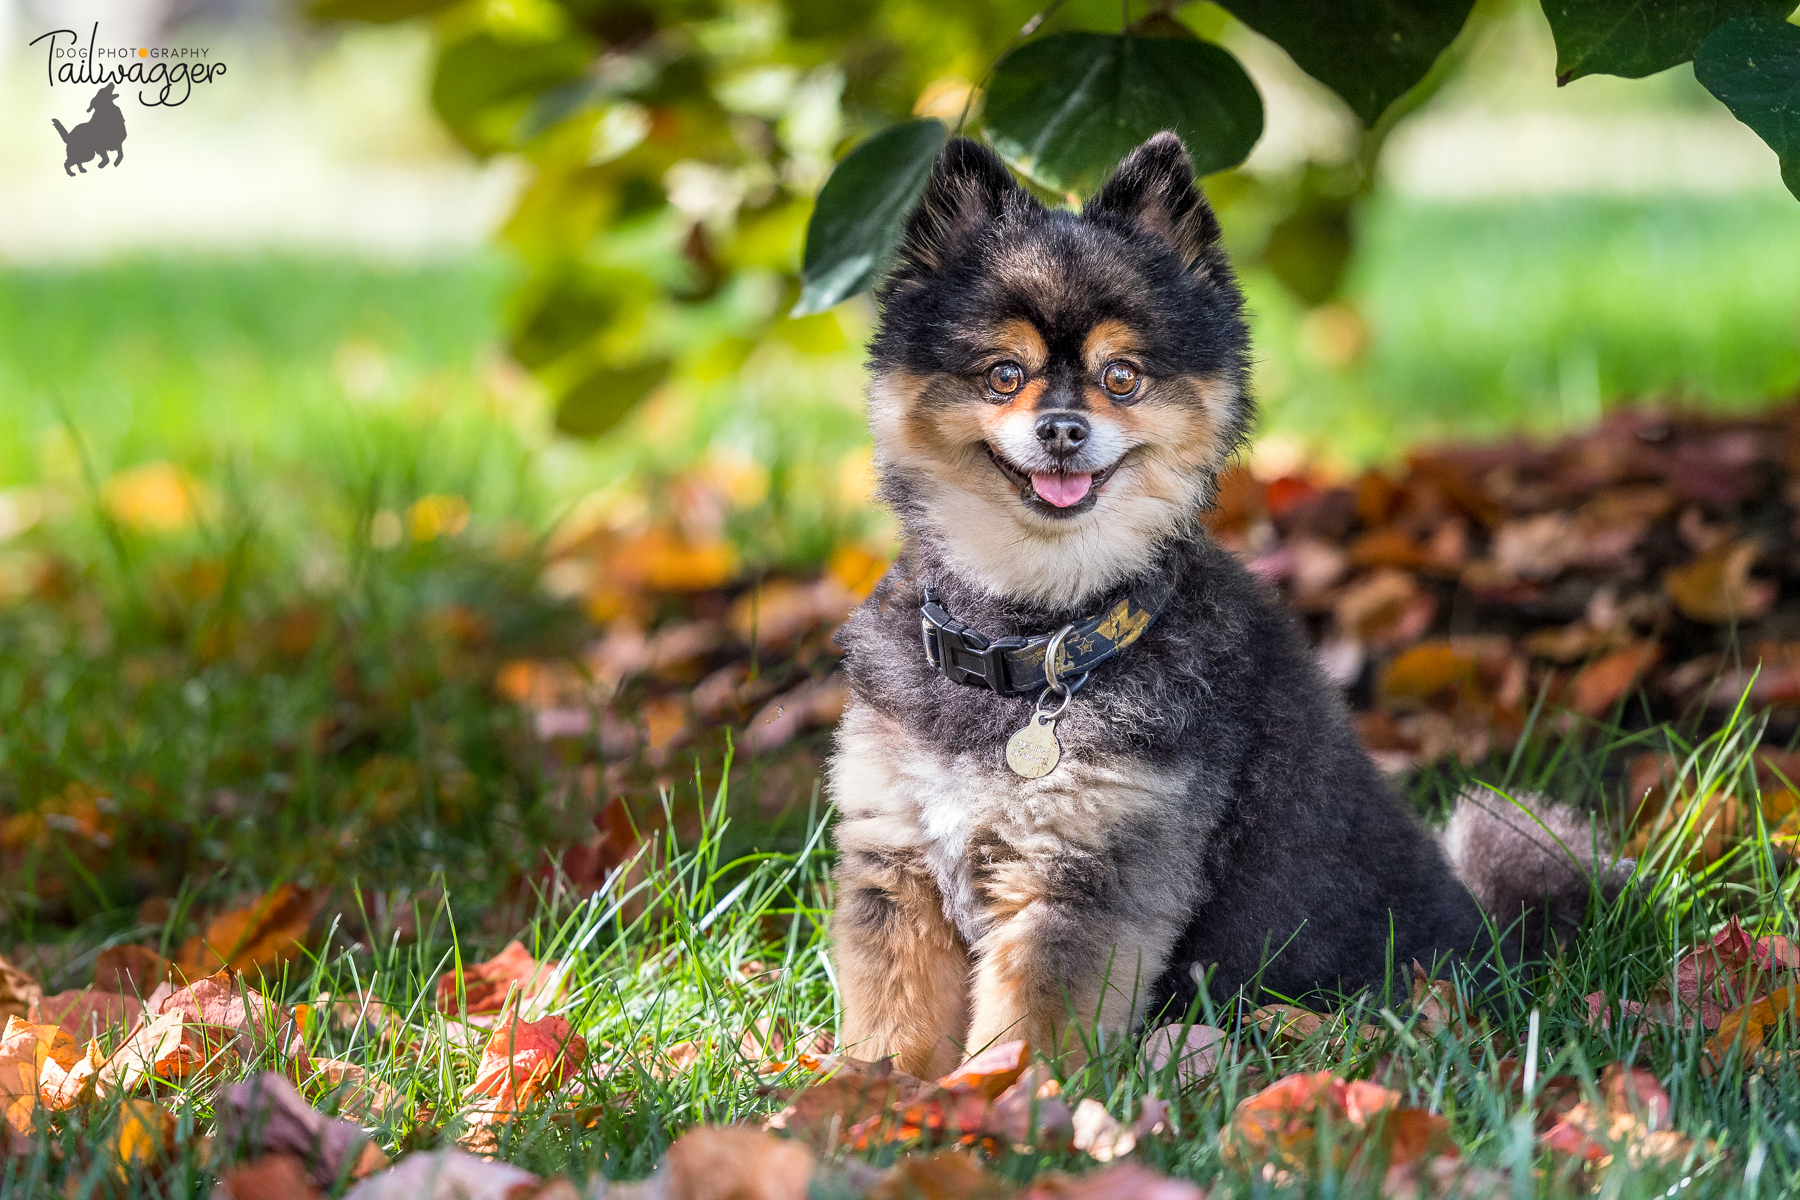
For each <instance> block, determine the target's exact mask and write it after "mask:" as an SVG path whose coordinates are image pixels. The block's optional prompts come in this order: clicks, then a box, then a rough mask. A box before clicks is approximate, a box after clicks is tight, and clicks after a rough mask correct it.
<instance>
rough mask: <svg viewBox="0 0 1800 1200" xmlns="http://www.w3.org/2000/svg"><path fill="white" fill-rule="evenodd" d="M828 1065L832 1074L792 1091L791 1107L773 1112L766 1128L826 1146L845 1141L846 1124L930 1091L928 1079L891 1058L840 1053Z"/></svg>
mask: <svg viewBox="0 0 1800 1200" xmlns="http://www.w3.org/2000/svg"><path fill="white" fill-rule="evenodd" d="M825 1066H826V1069H827V1070H828V1071H829V1072H830V1074H829V1075H827V1076H826V1078H824V1079H822V1080H820V1081H818V1082H816V1083H813V1084H810V1085H808V1086H806V1087H803V1088H799V1089H796V1090H795V1091H794V1092H792V1093H790V1094H789V1096H788V1104H787V1107H786V1108H783V1109H782V1110H781V1111H780V1112H777V1113H775V1114H774V1115H772V1116H771V1117H769V1118H768V1120H767V1122H766V1127H767V1128H769V1129H780V1130H784V1131H785V1132H786V1133H787V1134H788V1135H789V1136H790V1137H795V1138H798V1139H800V1140H801V1141H804V1142H806V1143H808V1144H809V1145H811V1146H812V1147H813V1148H814V1149H817V1150H823V1149H824V1148H826V1147H827V1146H832V1145H837V1144H841V1143H842V1141H843V1138H844V1134H845V1132H846V1131H847V1130H850V1129H852V1128H860V1127H862V1126H863V1125H864V1124H865V1123H867V1122H869V1121H870V1120H873V1119H876V1118H881V1117H883V1116H884V1115H885V1114H887V1113H888V1112H889V1110H890V1108H892V1107H894V1106H896V1105H900V1104H903V1103H906V1102H909V1101H912V1100H915V1099H917V1098H919V1097H921V1096H924V1095H926V1094H928V1093H929V1092H930V1091H931V1085H930V1084H928V1083H926V1082H925V1081H924V1080H922V1079H915V1078H914V1077H913V1076H911V1075H907V1074H904V1073H903V1072H900V1071H896V1070H894V1064H893V1060H891V1059H886V1058H884V1059H882V1060H880V1061H879V1062H872V1063H871V1062H863V1061H861V1060H859V1059H854V1058H841V1059H836V1060H833V1061H831V1062H829V1063H827V1064H825Z"/></svg>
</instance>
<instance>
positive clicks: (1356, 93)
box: [1223, 0, 1555, 125]
mask: <svg viewBox="0 0 1800 1200" xmlns="http://www.w3.org/2000/svg"><path fill="white" fill-rule="evenodd" d="M1551 2H1552V3H1554V2H1555V0H1551ZM1223 3H1224V6H1225V8H1226V9H1228V10H1229V11H1230V12H1231V14H1232V15H1233V16H1235V17H1237V18H1238V20H1240V21H1242V22H1243V23H1244V24H1246V25H1248V26H1250V28H1252V29H1254V30H1256V32H1258V33H1260V34H1262V35H1263V36H1264V37H1266V38H1268V39H1269V40H1270V41H1272V42H1274V43H1275V44H1276V45H1278V46H1280V47H1281V48H1282V49H1283V50H1286V51H1287V53H1288V57H1290V58H1292V59H1293V60H1294V61H1295V62H1296V63H1298V64H1299V66H1300V69H1301V70H1303V71H1305V72H1306V73H1307V74H1308V75H1311V76H1312V77H1313V78H1314V79H1317V80H1318V81H1319V82H1320V83H1323V84H1324V85H1325V86H1326V87H1328V88H1330V89H1331V90H1332V91H1334V92H1336V93H1337V94H1338V95H1339V96H1342V97H1343V98H1344V102H1345V103H1346V104H1348V105H1349V106H1350V108H1351V109H1352V110H1353V111H1354V112H1355V113H1356V115H1357V116H1358V117H1359V118H1361V119H1362V123H1363V124H1364V125H1373V124H1374V123H1375V120H1376V118H1378V117H1380V116H1381V114H1382V113H1384V112H1386V111H1387V107H1388V105H1390V104H1392V103H1393V102H1394V101H1395V100H1397V99H1399V98H1400V97H1401V96H1403V95H1405V94H1406V93H1407V92H1408V91H1409V90H1411V88H1412V86H1413V85H1414V84H1415V83H1418V82H1419V80H1421V79H1423V78H1424V77H1425V73H1426V72H1427V71H1429V70H1431V64H1432V63H1434V62H1436V61H1437V56H1438V55H1439V54H1441V53H1443V50H1444V47H1446V46H1448V45H1449V44H1450V43H1451V42H1453V41H1455V40H1456V35H1457V33H1458V31H1460V30H1461V29H1462V27H1463V23H1464V22H1465V21H1466V20H1467V19H1468V16H1469V10H1470V9H1471V8H1473V7H1474V6H1475V5H1474V0H1334V2H1332V3H1323V4H1322V3H1319V2H1318V0H1223Z"/></svg>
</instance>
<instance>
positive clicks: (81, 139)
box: [50, 83, 125, 175]
mask: <svg viewBox="0 0 1800 1200" xmlns="http://www.w3.org/2000/svg"><path fill="white" fill-rule="evenodd" d="M88 111H89V112H91V113H93V114H94V115H93V116H91V117H89V118H88V119H87V120H85V121H83V122H82V123H81V124H79V125H77V126H76V127H75V128H73V129H64V128H63V123H62V122H61V121H59V120H57V119H56V118H55V117H51V118H50V123H51V124H52V125H54V126H56V132H57V135H58V136H59V137H61V138H62V140H63V173H64V174H66V175H73V174H75V170H74V168H76V167H81V173H82V174H83V175H86V174H87V167H86V166H83V164H84V163H86V162H87V160H88V159H90V158H93V157H94V156H95V155H96V154H97V155H99V156H100V161H99V163H97V164H96V165H97V166H102V167H104V166H106V156H107V155H108V154H111V155H112V156H113V157H112V163H113V165H114V166H117V165H118V164H120V163H122V162H124V161H125V114H124V113H122V112H120V111H119V101H118V97H117V96H116V95H115V94H114V92H113V85H112V84H110V83H109V84H107V85H106V86H105V87H103V88H101V89H100V90H99V91H97V92H95V93H94V98H93V99H92V100H89V101H88Z"/></svg>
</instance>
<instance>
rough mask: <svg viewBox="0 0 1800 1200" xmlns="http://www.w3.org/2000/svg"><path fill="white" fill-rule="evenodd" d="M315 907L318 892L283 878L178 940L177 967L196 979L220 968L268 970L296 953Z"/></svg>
mask: <svg viewBox="0 0 1800 1200" xmlns="http://www.w3.org/2000/svg"><path fill="white" fill-rule="evenodd" d="M318 908H319V900H318V897H315V896H313V895H312V894H311V893H309V892H306V891H303V890H302V889H300V888H297V887H295V886H294V885H293V884H289V883H284V884H282V885H281V886H280V887H277V888H276V889H275V890H274V891H272V892H270V893H268V894H267V895H266V896H264V897H263V898H262V899H260V900H258V901H257V902H256V903H255V904H252V905H250V906H249V907H248V908H238V909H233V910H231V911H230V912H227V913H222V914H220V915H219V916H217V917H215V918H214V919H213V921H212V922H211V923H210V924H209V925H207V927H206V932H204V933H200V934H196V935H195V936H193V937H191V938H189V939H188V940H187V941H186V942H184V943H182V946H181V950H180V952H179V953H178V954H176V956H175V970H176V973H177V974H178V975H179V976H181V977H182V978H185V979H199V978H201V977H203V976H206V975H211V974H213V973H214V972H215V971H218V970H221V969H225V970H230V971H236V972H243V973H245V974H253V973H257V972H267V971H271V970H273V969H274V968H276V967H278V966H280V965H281V964H282V963H283V962H286V961H287V960H288V959H290V958H293V957H295V956H296V955H297V954H298V953H299V951H300V943H301V940H302V939H303V938H304V937H305V936H306V931H307V929H308V927H309V926H311V925H312V920H313V917H314V916H315V915H316V914H317V913H318Z"/></svg>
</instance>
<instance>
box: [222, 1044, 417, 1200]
mask: <svg viewBox="0 0 1800 1200" xmlns="http://www.w3.org/2000/svg"><path fill="white" fill-rule="evenodd" d="M215 1120H216V1121H217V1132H216V1133H215V1135H214V1136H215V1137H216V1139H217V1141H218V1143H219V1145H220V1146H221V1147H222V1148H223V1149H224V1151H225V1152H226V1153H227V1154H232V1155H238V1154H242V1155H246V1156H248V1157H251V1158H255V1157H259V1156H261V1155H264V1154H291V1155H293V1156H294V1157H296V1158H298V1159H299V1160H300V1161H301V1162H302V1163H303V1164H304V1166H305V1167H306V1175H307V1178H308V1179H310V1180H312V1182H313V1183H314V1184H315V1185H316V1186H318V1187H321V1188H329V1187H332V1186H333V1185H335V1184H336V1183H337V1182H338V1181H339V1180H340V1179H346V1178H348V1179H360V1178H361V1177H363V1176H364V1175H368V1174H370V1173H371V1172H374V1171H379V1170H381V1169H382V1168H384V1167H386V1166H387V1165H388V1163H387V1156H386V1155H384V1154H383V1153H382V1152H381V1151H380V1149H379V1148H377V1147H376V1145H375V1143H374V1142H373V1141H371V1140H370V1139H369V1135H368V1134H367V1133H365V1132H363V1130H362V1129H360V1128H359V1127H357V1126H355V1125H352V1124H350V1122H348V1121H339V1120H334V1119H333V1118H331V1117H328V1116H326V1115H325V1114H324V1113H322V1112H320V1111H319V1110H317V1109H316V1108H314V1107H313V1106H312V1105H310V1104H308V1103H307V1102H306V1101H305V1100H304V1099H303V1098H302V1097H301V1095H300V1093H299V1092H298V1091H296V1090H295V1088H294V1085H293V1084H291V1083H289V1082H288V1081H287V1080H286V1079H284V1078H282V1077H281V1076H280V1075H277V1074H276V1073H275V1072H273V1071H264V1072H263V1073H262V1074H260V1075H258V1076H256V1077H255V1078H253V1079H246V1080H244V1081H243V1082H241V1083H234V1084H232V1085H231V1086H230V1087H228V1088H226V1089H225V1090H224V1091H223V1092H222V1093H221V1094H220V1096H219V1098H218V1101H217V1102H216V1114H215Z"/></svg>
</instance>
